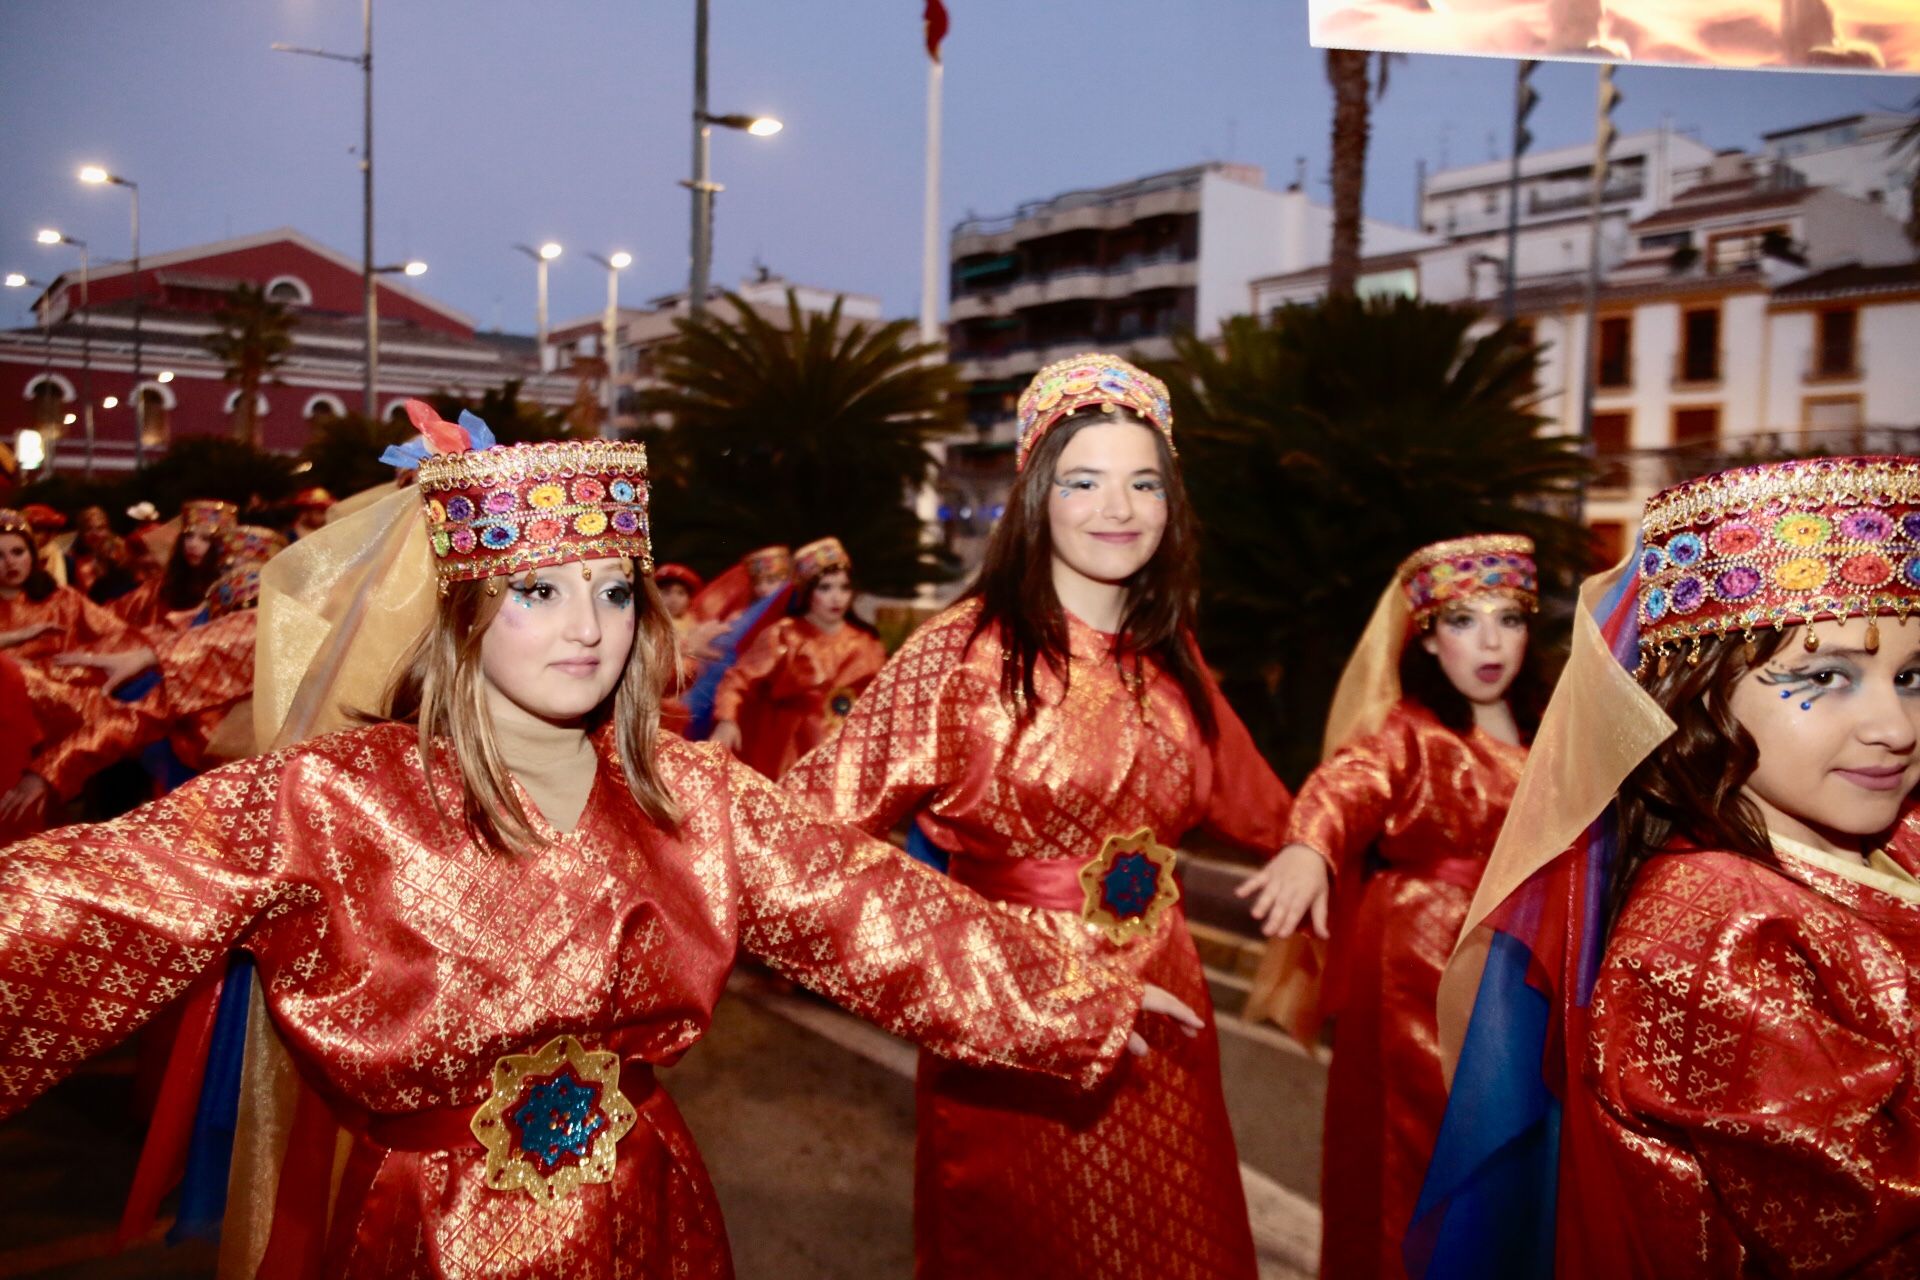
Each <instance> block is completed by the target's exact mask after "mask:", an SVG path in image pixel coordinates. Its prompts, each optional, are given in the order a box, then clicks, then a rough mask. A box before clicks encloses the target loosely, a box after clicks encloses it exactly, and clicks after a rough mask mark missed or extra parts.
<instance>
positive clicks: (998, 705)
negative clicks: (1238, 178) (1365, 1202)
mask: <svg viewBox="0 0 1920 1280" xmlns="http://www.w3.org/2000/svg"><path fill="white" fill-rule="evenodd" d="M1019 415H1020V442H1019V446H1018V451H1017V454H1016V457H1017V467H1018V475H1017V478H1016V481H1015V484H1014V489H1013V493H1012V495H1011V496H1010V498H1009V500H1008V504H1007V512H1006V515H1005V516H1004V517H1002V519H1001V521H1000V523H999V525H998V526H997V527H996V528H995V530H994V533H993V538H992V541H991V542H990V543H989V545H988V549H987V556H986V562H985V564H984V565H983V567H982V568H981V571H980V576H979V578H978V579H977V580H976V581H975V583H974V585H973V588H972V590H971V591H970V592H969V594H968V596H967V598H966V599H965V600H964V601H962V602H961V603H960V604H958V605H956V606H954V607H953V608H951V609H949V610H947V611H946V612H945V613H943V614H941V615H940V616H939V617H937V618H935V619H933V620H932V621H931V622H929V623H927V624H926V625H925V626H923V627H921V628H920V630H919V631H917V632H915V633H914V635H913V636H912V637H910V638H909V639H908V641H907V643H906V644H905V645H903V646H902V647H901V649H900V651H899V652H898V653H896V654H895V655H894V656H893V658H892V660H891V661H889V662H888V663H887V665H886V667H885V669H884V670H882V671H881V673H880V675H879V676H878V678H876V679H875V680H874V682H873V684H872V685H870V686H869V687H868V689H867V691H866V693H865V694H863V695H862V696H861V697H860V699H859V701H857V702H856V703H855V704H854V707H853V710H852V712H851V713H850V714H849V715H848V717H847V719H846V721H845V723H843V724H842V725H841V726H840V727H839V728H838V729H837V730H836V731H835V733H834V735H833V736H832V737H830V738H828V739H827V741H825V742H824V743H822V744H821V745H820V746H819V747H818V748H816V749H815V750H814V751H813V752H812V753H811V754H809V755H808V756H807V757H806V758H805V759H803V760H802V761H801V762H800V763H799V764H798V765H797V766H795V767H794V769H793V770H792V771H791V772H789V773H788V774H787V776H786V778H785V780H784V782H783V783H782V785H783V787H784V788H785V789H786V790H787V791H788V792H789V793H791V794H792V795H794V796H795V797H797V798H799V799H802V800H804V801H806V803H807V804H809V805H810V806H813V807H815V808H818V809H820V810H822V811H824V812H826V813H828V814H831V815H833V816H835V817H838V818H842V819H846V820H850V821H853V822H855V823H857V824H859V825H860V826H861V827H863V828H865V829H866V830H867V831H869V832H871V833H873V834H875V835H880V834H884V833H886V832H888V831H890V830H892V829H893V828H894V826H895V825H896V824H898V823H900V822H901V821H903V820H908V819H911V820H912V821H913V822H914V823H915V825H916V840H917V841H919V842H923V843H930V844H931V845H933V846H936V847H937V848H939V849H940V850H942V851H944V852H945V853H946V854H947V855H949V856H950V859H951V862H950V865H951V871H952V875H953V877H954V878H955V879H957V880H959V881H960V882H961V883H962V884H967V885H971V886H973V887H974V888H976V889H978V890H979V891H980V892H982V893H984V894H986V895H987V896H988V897H990V898H993V899H996V900H997V901H999V902H1001V903H1003V904H1005V906H1004V909H1005V910H1006V912H1007V913H1008V915H1009V916H1011V917H1013V918H1017V919H1021V920H1026V921H1030V922H1032V923H1033V924H1034V925H1035V926H1037V927H1039V928H1041V929H1043V930H1045V931H1046V932H1047V933H1048V934H1049V935H1050V936H1052V937H1054V938H1056V939H1058V940H1059V941H1060V943H1061V944H1062V945H1064V946H1068V947H1071V948H1073V949H1074V950H1076V951H1078V952H1080V953H1081V954H1083V955H1085V956H1086V957H1087V958H1088V959H1089V960H1090V961H1097V962H1099V963H1102V964H1107V965H1113V966H1116V967H1119V968H1122V969H1124V970H1126V971H1128V972H1131V973H1134V974H1137V975H1139V976H1140V977H1142V978H1144V979H1146V980H1147V981H1149V982H1154V983H1158V984H1160V985H1162V986H1165V987H1167V988H1168V989H1170V990H1171V991H1173V992H1174V993H1175V994H1176V995H1178V996H1179V997H1180V998H1181V999H1183V1000H1185V1001H1186V1002H1188V1003H1189V1004H1191V1005H1193V1006H1194V1007H1195V1008H1197V1009H1200V1010H1201V1011H1203V1012H1206V1011H1207V1010H1208V998H1207V985H1206V979H1205V977H1204V975H1203V974H1202V972H1201V968H1200V959H1199V956H1198V955H1197V954H1196V953H1195V951H1194V945H1193V939H1192V937H1191V936H1190V935H1189V934H1188V932H1187V926H1186V921H1185V919H1184V917H1183V915H1182V913H1181V910H1180V908H1179V906H1178V901H1179V896H1180V894H1179V888H1178V885H1177V882H1176V880H1175V876H1174V854H1173V852H1172V850H1171V848H1170V846H1171V845H1173V844H1175V843H1177V842H1178V841H1179V839H1180V838H1181V836H1183V835H1184V834H1186V833H1187V832H1188V831H1190V830H1193V829H1194V828H1197V827H1200V828H1206V829H1207V830H1209V831H1210V832H1213V833H1215V834H1217V835H1219V836H1221V837H1222V838H1224V839H1226V840H1229V841H1231V842H1233V843H1235V844H1239V845H1241V846H1244V847H1246V848H1248V849H1253V850H1258V851H1259V852H1260V853H1261V854H1262V855H1263V856H1270V855H1271V854H1272V853H1273V852H1275V851H1276V850H1278V849H1279V848H1280V846H1281V844H1282V842H1283V838H1284V835H1285V831H1286V820H1287V811H1288V808H1289V804H1290V800H1289V797H1288V795H1287V791H1286V788H1285V787H1284V786H1282V785H1281V783H1280V780H1279V779H1278V778H1276V777H1275V776H1274V775H1273V771H1272V770H1271V769H1269V768H1268V767H1267V764H1266V762H1265V761H1264V760H1262V759H1261V758H1260V755H1259V753H1258V752H1257V751H1256V750H1255V749H1254V746H1253V743H1252V741H1251V739H1250V738H1249V737H1248V735H1247V731H1246V729H1245V727H1244V726H1243V725H1242V724H1241V723H1240V720H1239V718H1238V717H1236V716H1235V715H1234V713H1233V711H1232V709H1231V708H1230V707H1229V706H1228V705H1227V703H1226V700H1225V699H1224V698H1223V697H1222V696H1221V694H1220V692H1219V689H1218V688H1217V687H1216V686H1215V684H1214V682H1213V680H1212V677H1211V676H1209V675H1208V673H1207V669H1206V665H1205V663H1204V662H1203V660H1202V658H1201V656H1200V652H1199V648H1198V646H1197V645H1196V644H1195V642H1194V638H1193V633H1192V623H1193V615H1194V608H1195V600H1194V583H1195V581H1196V578H1197V574H1196V572H1195V562H1196V551H1197V530H1196V527H1195V522H1194V518H1193V512H1192V509H1191V507H1190V506H1189V504H1188V500H1187V496H1186V490H1185V488H1184V486H1183V485H1182V483H1181V478H1180V471H1179V467H1178V465H1177V463H1176V460H1175V456H1174V449H1173V415H1172V410H1171V407H1170V406H1169V405H1168V403H1167V394H1166V388H1165V387H1164V386H1163V385H1162V384H1161V383H1160V382H1159V381H1158V380H1157V379H1155V378H1153V377H1150V376H1149V375H1147V374H1146V373H1143V372H1142V371H1141V370H1139V369H1137V368H1135V367H1133V366H1132V365H1130V364H1128V363H1126V362H1125V361H1123V360H1120V359H1117V358H1116V357H1113V356H1107V355H1086V356H1080V357H1076V358H1075V359H1072V360H1067V361H1062V362H1060V363H1058V364H1054V365H1050V366H1048V367H1047V368H1045V369H1043V370H1041V372H1040V373H1039V375H1038V376H1036V377H1035V378H1034V380H1033V383H1032V384H1031V385H1030V386H1029V387H1028V388H1027V390H1026V392H1025V393H1024V394H1023V395H1022V396H1021V398H1020V405H1019ZM917 1096H918V1110H919V1137H918V1148H917V1152H916V1159H915V1176H914V1235H915V1250H916V1255H917V1259H918V1274H919V1275H920V1276H921V1277H922V1280H935V1278H941V1280H944V1278H946V1277H979V1276H1047V1277H1050V1278H1052V1280H1071V1278H1073V1277H1089V1278H1091V1277H1096V1276H1097V1277H1101V1278H1102V1280H1116V1278H1118V1280H1125V1278H1127V1277H1142V1278H1144V1277H1154V1278H1155V1280H1158V1278H1159V1277H1164V1276H1172V1275H1180V1276H1190V1277H1234V1278H1235V1280H1251V1277H1253V1276H1254V1274H1255V1261H1254V1249H1253V1239H1252V1235H1251V1232H1250V1229H1249V1225H1248V1220H1247V1206H1246V1200H1245V1197H1244V1193H1243V1192H1242V1190H1241V1183H1240V1168H1239V1162H1238V1160H1237V1159H1236V1158H1235V1153H1234V1143H1233V1132H1232V1130H1231V1128H1230V1127H1229V1126H1228V1123H1227V1112H1226V1104H1225V1102H1224V1100H1223V1098H1222V1095H1221V1086H1220V1059H1219V1045H1218V1041H1217V1039H1216V1038H1215V1033H1214V1031H1213V1029H1212V1028H1211V1026H1210V1027H1209V1028H1208V1030H1207V1032H1206V1033H1205V1034H1204V1035H1203V1036H1201V1037H1200V1038H1199V1039H1198V1040H1193V1041H1187V1042H1173V1043H1167V1044H1166V1045H1165V1052H1163V1053H1160V1054H1156V1055H1155V1056H1154V1057H1152V1058H1149V1059H1147V1060H1145V1061H1143V1062H1138V1063H1134V1064H1132V1066H1131V1067H1130V1068H1129V1069H1128V1070H1126V1071H1124V1072H1123V1073H1122V1075H1121V1077H1120V1078H1119V1080H1118V1081H1117V1082H1116V1083H1115V1085H1114V1086H1113V1087H1112V1088H1110V1089H1108V1090H1107V1091H1105V1092H1104V1093H1101V1094H1099V1095H1096V1096H1092V1097H1074V1096H1070V1095H1067V1094H1065V1093H1063V1092H1060V1091H1058V1090H1052V1089H1049V1088H1047V1087H1046V1086H1045V1085H1044V1083H1042V1082H1038V1081H1032V1080H1022V1079H1016V1078H1014V1077H1010V1076H1006V1075H1004V1074H996V1073H990V1072H982V1071H979V1070H976V1069H974V1068H971V1067H967V1066H962V1065H959V1064H955V1063H949V1062H945V1061H941V1060H938V1059H935V1058H932V1057H928V1056H924V1055H923V1056H922V1058H921V1060H920V1073H919V1079H918V1084H917Z"/></svg>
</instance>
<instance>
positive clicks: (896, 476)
mask: <svg viewBox="0 0 1920 1280" xmlns="http://www.w3.org/2000/svg"><path fill="white" fill-rule="evenodd" d="M727 303H728V304H729V305H728V306H727V307H724V308H714V309H710V310H708V311H707V312H705V313H704V314H703V315H702V316H701V317H700V318H699V319H687V320H682V321H680V322H679V335H678V336H677V337H676V338H675V339H674V340H673V341H672V342H671V343H670V344H668V345H667V346H666V347H665V348H664V349H663V350H662V352H661V354H660V357H659V359H658V361H657V363H656V371H657V374H658V376H659V378H660V380H661V383H662V385H661V386H660V387H659V388H658V389H657V390H653V391H649V392H647V393H645V394H643V395H642V396H641V398H640V409H641V411H642V412H643V413H647V414H664V415H666V416H667V417H668V418H669V419H670V420H671V423H672V425H671V426H670V427H668V428H664V429H662V428H654V429H649V430H647V431H645V432H643V433H641V434H642V438H643V439H645V440H646V441H647V443H648V448H649V456H650V462H651V466H652V471H653V495H654V530H655V534H654V536H655V539H656V544H657V548H658V550H657V554H658V555H659V557H660V558H661V559H672V560H686V561H690V562H692V563H695V564H698V565H704V566H707V567H709V568H719V567H723V566H724V565H726V564H728V563H730V562H732V561H734V560H736V559H738V558H739V557H740V556H741V555H742V554H744V553H745V552H747V551H749V550H752V549H753V548H755V547H758V546H764V545H768V544H771V543H787V544H789V545H792V546H798V545H799V544H801V543H803V542H806V541H809V540H811V539H814V538H818V537H823V536H825V535H828V534H831V535H833V536H835V537H838V538H839V539H840V540H841V541H842V542H843V543H845V544H846V547H847V551H848V554H849V555H851V556H852V557H853V561H854V567H855V572H856V574H857V576H858V578H859V580H860V582H861V584H862V585H863V586H864V587H865V588H867V589H869V590H874V591H881V592H888V593H894V592H905V591H908V590H911V589H912V588H913V586H914V585H916V584H917V583H920V582H924V581H930V580H934V579H935V578H937V577H938V576H941V574H942V567H941V566H940V565H939V564H938V563H937V562H936V561H935V560H934V558H933V557H932V555H931V554H930V553H929V552H927V551H924V550H923V549H922V548H921V537H920V533H921V527H920V522H919V520H918V519H917V518H916V517H915V515H914V513H913V509H912V501H913V494H914V490H915V489H916V487H917V486H918V485H919V484H920V483H922V482H923V481H924V480H925V478H926V476H927V474H928V471H929V468H930V467H931V465H932V457H931V455H930V454H929V453H928V450H927V445H928V442H929V441H930V440H932V439H933V438H934V437H936V436H937V435H939V434H940V433H942V432H944V431H947V430H950V429H951V428H952V427H953V426H954V425H955V424H956V421H957V417H958V411H957V404H958V400H957V392H958V385H959V384H958V382H957V380H956V378H955V375H954V372H953V370H952V368H951V366H949V365H947V364H946V363H944V362H935V361H933V360H932V359H931V357H933V356H934V355H936V354H937V349H936V348H934V347H930V346H927V345H924V344H921V343H917V342H914V341H913V340H912V337H911V335H912V332H913V325H912V323H911V322H910V321H906V320H896V321H893V322H892V323H889V324H880V325H872V324H867V323H864V322H853V321H848V320H846V319H844V318H843V316H842V314H841V304H840V302H839V301H836V302H835V303H834V305H833V307H832V308H831V309H830V310H829V311H827V312H824V313H823V312H806V311H803V310H802V309H801V307H800V303H799V300H798V298H796V297H795V295H794V294H793V292H792V291H791V290H789V291H788V293H787V315H786V324H785V325H784V327H783V326H781V325H777V324H774V323H772V322H770V321H768V320H767V319H766V318H765V317H764V316H762V315H761V314H760V313H759V312H757V311H756V310H755V309H754V308H753V307H752V306H751V305H750V304H749V303H747V302H746V301H745V300H744V299H742V298H740V297H739V296H738V295H734V294H729V295H727Z"/></svg>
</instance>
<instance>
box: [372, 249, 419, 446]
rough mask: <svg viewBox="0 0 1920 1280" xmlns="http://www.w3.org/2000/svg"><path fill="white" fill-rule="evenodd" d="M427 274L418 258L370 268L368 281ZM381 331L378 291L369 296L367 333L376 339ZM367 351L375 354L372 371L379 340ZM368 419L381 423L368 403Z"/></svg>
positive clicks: (378, 352)
mask: <svg viewBox="0 0 1920 1280" xmlns="http://www.w3.org/2000/svg"><path fill="white" fill-rule="evenodd" d="M425 274H427V264H426V263H424V262H422V261H420V260H419V259H418V258H414V259H411V260H409V261H406V262H396V263H393V264H392V265H391V266H385V267H369V268H368V269H367V279H369V280H371V279H373V278H374V277H375V276H423V275H425ZM379 331H380V295H379V293H378V291H372V292H369V293H368V294H367V332H368V333H369V334H373V335H376V338H377V335H378V334H379ZM367 350H368V351H371V352H373V356H372V357H371V360H372V363H370V364H369V365H368V368H369V369H370V370H371V369H372V368H374V367H376V366H377V365H378V364H379V360H380V344H379V342H378V341H377V340H369V342H368V345H367ZM369 376H371V374H369ZM374 394H375V395H378V394H379V390H378V388H375V389H374ZM366 419H367V421H368V422H377V421H379V410H378V408H376V407H375V406H374V405H373V403H372V402H368V405H367V408H366Z"/></svg>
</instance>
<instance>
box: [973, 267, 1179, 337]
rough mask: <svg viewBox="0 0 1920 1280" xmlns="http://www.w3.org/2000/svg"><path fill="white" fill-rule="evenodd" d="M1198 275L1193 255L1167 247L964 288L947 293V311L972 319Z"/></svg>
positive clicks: (1169, 284)
mask: <svg viewBox="0 0 1920 1280" xmlns="http://www.w3.org/2000/svg"><path fill="white" fill-rule="evenodd" d="M1199 279H1200V264H1199V263H1198V262H1197V261H1195V260H1194V259H1192V258H1185V259H1183V258H1182V257H1181V255H1180V252H1179V250H1177V249H1168V250H1164V251H1162V252H1160V253H1152V254H1139V255H1135V256H1133V257H1129V258H1123V259H1121V260H1120V261H1119V262H1116V263H1113V264H1111V265H1110V266H1104V267H1103V266H1097V265H1094V264H1091V263H1089V264H1086V265H1081V266H1071V267H1061V268H1057V269H1056V270H1053V271H1050V272H1048V273H1047V274H1045V275H1038V276H1029V277H1027V278H1025V279H1022V280H1016V281H1015V282H1014V283H1012V284H1010V285H1006V286H1004V287H1001V288H997V289H979V290H969V291H968V292H966V293H963V294H959V295H957V296H956V297H955V298H954V299H953V301H952V303H951V304H949V306H948V309H947V315H948V318H949V319H951V320H955V321H960V320H978V319H982V318H984V317H987V316H1004V315H1008V314H1011V313H1012V312H1015V311H1024V310H1026V309H1028V308H1030V307H1044V306H1048V305H1050V304H1052V303H1056V302H1097V301H1101V300H1103V299H1108V298H1126V297H1130V296H1132V295H1133V294H1136V293H1146V292H1148V291H1150V290H1154V289H1191V288H1193V287H1195V286H1196V285H1197V284H1198V283H1199Z"/></svg>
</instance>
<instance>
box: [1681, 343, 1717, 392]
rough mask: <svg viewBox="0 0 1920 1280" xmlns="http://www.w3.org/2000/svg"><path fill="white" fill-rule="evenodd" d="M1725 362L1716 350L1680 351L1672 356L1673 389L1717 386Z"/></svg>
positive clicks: (1703, 389) (1690, 389)
mask: <svg viewBox="0 0 1920 1280" xmlns="http://www.w3.org/2000/svg"><path fill="white" fill-rule="evenodd" d="M1726 367H1727V362H1726V360H1725V358H1724V357H1723V356H1722V355H1721V353H1720V352H1719V351H1717V350H1715V351H1708V352H1700V351H1695V352H1685V351H1682V352H1680V353H1678V354H1677V355H1675V356H1674V357H1673V389H1674V390H1675V391H1695V390H1698V391H1705V390H1708V389H1710V388H1713V387H1718V386H1719V385H1720V383H1721V381H1722V379H1723V378H1724V377H1725V373H1724V370H1725V369H1726Z"/></svg>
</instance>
